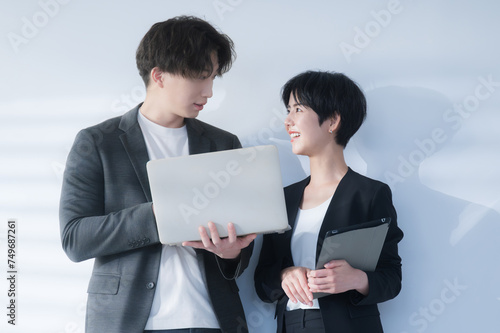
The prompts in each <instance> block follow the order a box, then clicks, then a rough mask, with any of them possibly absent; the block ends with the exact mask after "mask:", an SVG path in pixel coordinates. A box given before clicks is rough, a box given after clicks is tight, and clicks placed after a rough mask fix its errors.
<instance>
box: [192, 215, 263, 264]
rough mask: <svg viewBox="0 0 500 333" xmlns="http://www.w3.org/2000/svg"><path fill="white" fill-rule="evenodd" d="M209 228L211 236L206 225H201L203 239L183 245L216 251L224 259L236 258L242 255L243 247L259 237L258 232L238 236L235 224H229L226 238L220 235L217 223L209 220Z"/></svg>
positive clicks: (200, 231) (200, 230)
mask: <svg viewBox="0 0 500 333" xmlns="http://www.w3.org/2000/svg"><path fill="white" fill-rule="evenodd" d="M208 229H209V230H210V236H211V239H210V237H209V236H208V233H207V230H206V229H205V227H203V226H200V227H199V228H198V231H199V233H200V237H201V241H197V242H183V243H182V246H191V247H194V248H197V249H204V250H207V251H210V252H212V253H215V254H216V255H217V256H219V257H220V258H223V259H235V258H237V257H238V256H239V255H240V252H241V249H244V248H245V247H247V246H248V245H250V243H251V242H252V241H253V240H254V239H255V237H257V234H250V235H246V236H241V237H238V236H236V229H235V228H234V224H232V223H228V224H227V234H228V236H227V237H225V238H220V237H219V232H218V231H217V227H216V226H215V223H213V222H208Z"/></svg>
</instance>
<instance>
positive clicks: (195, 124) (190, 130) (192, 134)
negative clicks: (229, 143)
mask: <svg viewBox="0 0 500 333" xmlns="http://www.w3.org/2000/svg"><path fill="white" fill-rule="evenodd" d="M185 122H186V130H187V135H188V145H189V155H193V154H200V153H206V152H209V151H212V150H213V149H211V147H210V146H211V145H210V140H209V139H208V138H207V137H206V136H205V135H204V129H203V127H202V125H201V124H202V122H201V121H199V120H198V119H191V118H186V119H185Z"/></svg>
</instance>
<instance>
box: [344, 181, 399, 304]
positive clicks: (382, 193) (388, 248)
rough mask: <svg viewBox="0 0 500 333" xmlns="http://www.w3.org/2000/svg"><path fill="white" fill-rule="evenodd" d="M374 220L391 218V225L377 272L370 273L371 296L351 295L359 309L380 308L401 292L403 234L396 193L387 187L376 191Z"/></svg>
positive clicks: (372, 212)
mask: <svg viewBox="0 0 500 333" xmlns="http://www.w3.org/2000/svg"><path fill="white" fill-rule="evenodd" d="M370 210H371V214H370V215H371V216H372V217H373V218H374V219H375V218H382V217H390V218H391V223H390V225H389V230H388V232H387V236H386V239H385V242H384V246H383V247H382V251H381V253H380V258H379V261H378V264H377V267H376V269H375V271H374V272H366V274H367V276H368V285H369V293H368V295H367V296H363V295H361V294H360V293H358V292H357V291H353V292H352V293H351V300H352V302H353V303H354V304H356V305H367V304H376V303H381V302H384V301H387V300H389V299H392V298H394V297H396V296H397V295H398V294H399V292H400V290H401V279H402V273H401V258H400V257H399V255H398V243H399V242H400V241H401V239H402V238H403V232H402V231H401V229H400V228H399V227H398V224H397V215H396V210H395V209H394V206H393V204H392V193H391V190H390V188H389V186H387V185H386V184H382V186H380V187H379V188H378V190H377V191H376V193H375V195H374V196H373V199H372V201H371V203H370Z"/></svg>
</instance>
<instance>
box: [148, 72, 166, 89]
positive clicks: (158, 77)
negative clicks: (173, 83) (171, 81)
mask: <svg viewBox="0 0 500 333" xmlns="http://www.w3.org/2000/svg"><path fill="white" fill-rule="evenodd" d="M149 79H150V82H151V83H153V84H156V85H158V86H159V87H160V88H163V72H162V71H161V69H159V68H158V67H155V68H153V69H152V70H151V73H150V77H149Z"/></svg>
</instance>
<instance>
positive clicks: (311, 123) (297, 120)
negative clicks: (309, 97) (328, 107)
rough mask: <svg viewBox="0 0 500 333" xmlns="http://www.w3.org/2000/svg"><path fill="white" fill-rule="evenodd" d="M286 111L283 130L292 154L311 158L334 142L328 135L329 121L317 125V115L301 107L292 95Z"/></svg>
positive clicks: (307, 108) (332, 137)
mask: <svg viewBox="0 0 500 333" xmlns="http://www.w3.org/2000/svg"><path fill="white" fill-rule="evenodd" d="M287 110H288V116H287V117H286V119H285V128H286V130H287V132H288V134H289V135H290V139H291V140H290V141H291V143H292V151H293V153H294V154H297V155H307V156H309V157H311V156H313V155H315V154H316V153H319V152H320V151H322V150H323V149H324V148H325V147H326V146H327V145H330V144H332V142H334V141H335V140H334V134H331V133H329V130H330V125H331V124H330V123H331V122H330V120H328V119H327V120H325V121H324V122H323V124H321V125H319V117H318V114H317V113H316V112H314V111H313V110H312V109H311V108H309V107H307V106H304V105H301V104H300V101H296V100H295V98H294V96H293V94H291V95H290V99H289V101H288V105H287ZM334 133H335V132H334Z"/></svg>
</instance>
